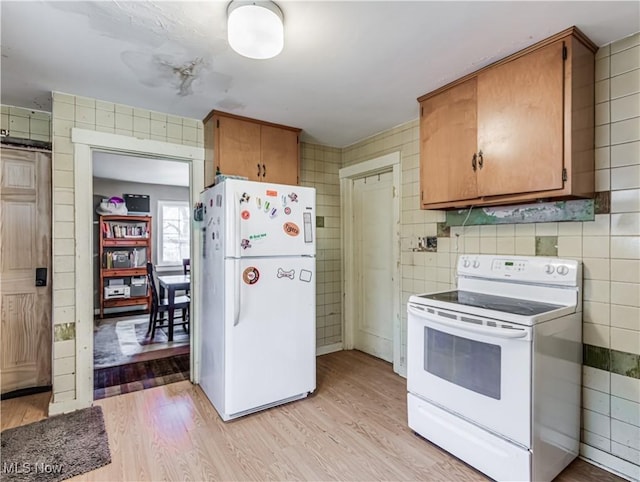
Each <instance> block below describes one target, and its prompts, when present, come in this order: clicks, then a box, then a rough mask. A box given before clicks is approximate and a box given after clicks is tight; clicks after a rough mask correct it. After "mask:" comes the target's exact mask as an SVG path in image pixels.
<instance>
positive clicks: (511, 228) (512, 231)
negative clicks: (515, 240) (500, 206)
mask: <svg viewBox="0 0 640 482" xmlns="http://www.w3.org/2000/svg"><path fill="white" fill-rule="evenodd" d="M496 235H497V236H498V237H513V236H515V235H516V225H515V224H498V225H497V226H496Z"/></svg>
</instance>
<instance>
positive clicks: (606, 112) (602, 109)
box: [595, 102, 626, 126]
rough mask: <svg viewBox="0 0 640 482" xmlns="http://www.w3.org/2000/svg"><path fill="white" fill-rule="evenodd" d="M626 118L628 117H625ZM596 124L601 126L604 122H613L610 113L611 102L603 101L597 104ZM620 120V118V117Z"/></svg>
mask: <svg viewBox="0 0 640 482" xmlns="http://www.w3.org/2000/svg"><path fill="white" fill-rule="evenodd" d="M624 118H625V119H626V117H624ZM595 119H596V125H597V126H601V125H604V124H609V123H610V122H611V115H610V104H609V102H602V103H601V104H596V115H595ZM618 120H620V119H618Z"/></svg>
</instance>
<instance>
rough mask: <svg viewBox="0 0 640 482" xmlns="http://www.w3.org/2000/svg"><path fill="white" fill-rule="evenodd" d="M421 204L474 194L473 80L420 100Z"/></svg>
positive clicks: (452, 199) (474, 83) (466, 197)
mask: <svg viewBox="0 0 640 482" xmlns="http://www.w3.org/2000/svg"><path fill="white" fill-rule="evenodd" d="M421 108H422V115H421V118H420V140H421V145H420V166H421V172H420V177H421V183H420V184H421V190H422V201H421V202H422V204H423V205H425V204H430V203H438V202H446V201H457V200H461V199H473V198H475V197H477V190H476V172H475V171H474V170H473V167H472V159H473V155H474V153H475V152H476V143H477V130H476V124H477V118H476V79H475V78H474V79H470V80H468V81H466V82H464V83H462V84H459V85H457V86H455V87H452V88H451V89H449V90H446V91H444V92H442V93H440V94H438V95H435V96H433V97H430V98H428V99H426V100H424V101H422V102H421Z"/></svg>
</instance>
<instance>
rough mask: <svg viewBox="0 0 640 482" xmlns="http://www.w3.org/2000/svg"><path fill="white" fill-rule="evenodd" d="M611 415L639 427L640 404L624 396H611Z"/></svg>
mask: <svg viewBox="0 0 640 482" xmlns="http://www.w3.org/2000/svg"><path fill="white" fill-rule="evenodd" d="M594 411H597V410H594ZM601 413H602V412H601ZM611 417H612V418H615V419H616V420H620V421H621V422H624V423H629V424H631V425H635V426H636V427H640V404H638V402H632V401H631V400H626V399H624V398H619V397H611Z"/></svg>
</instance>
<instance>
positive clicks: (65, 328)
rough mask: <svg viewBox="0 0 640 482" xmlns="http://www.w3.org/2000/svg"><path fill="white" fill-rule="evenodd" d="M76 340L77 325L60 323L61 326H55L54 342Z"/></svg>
mask: <svg viewBox="0 0 640 482" xmlns="http://www.w3.org/2000/svg"><path fill="white" fill-rule="evenodd" d="M75 338H76V324H75V323H60V324H59V325H54V326H53V340H54V341H67V340H75Z"/></svg>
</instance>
